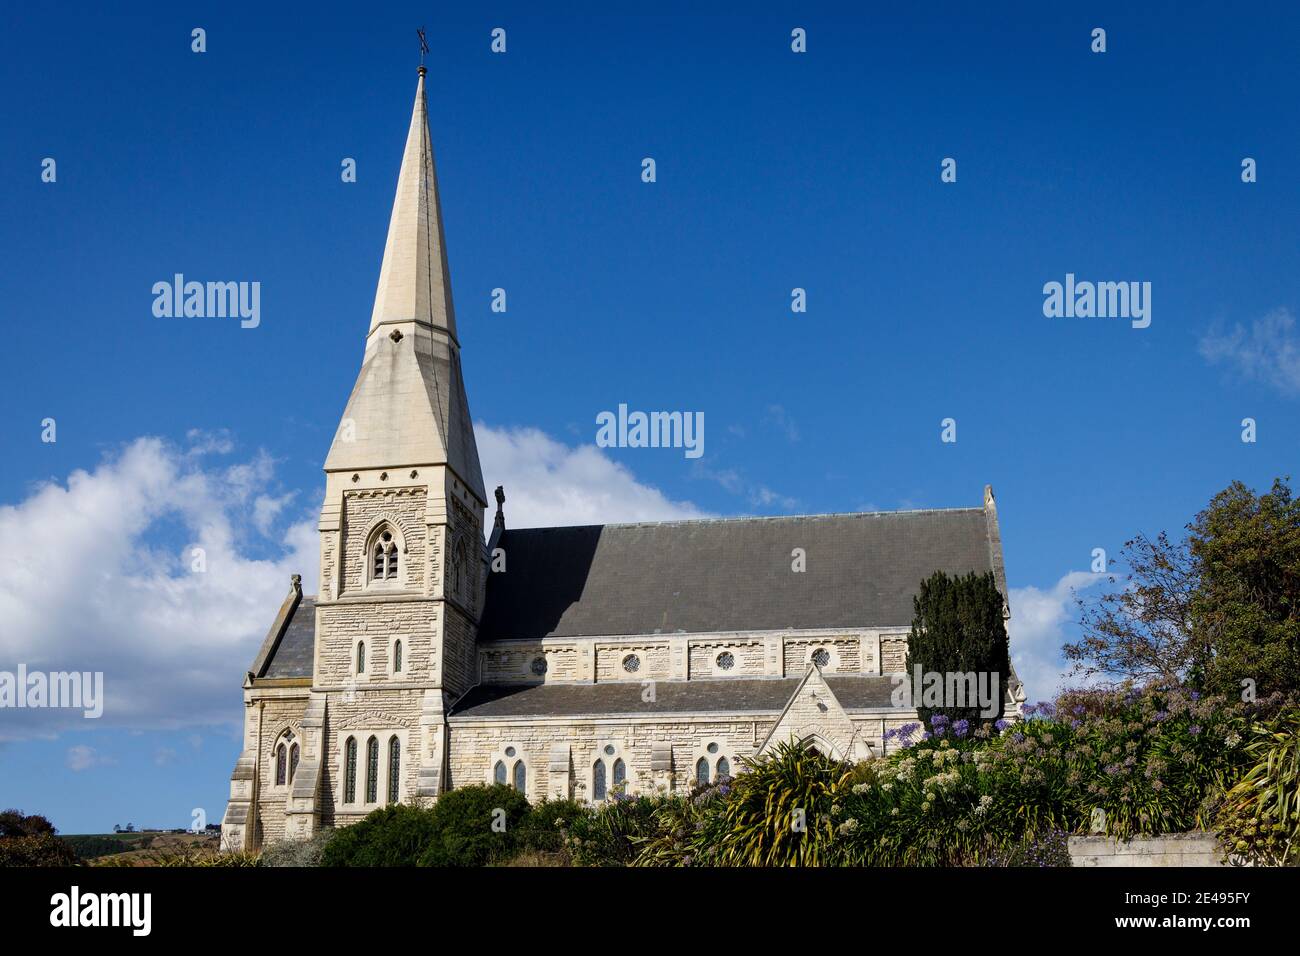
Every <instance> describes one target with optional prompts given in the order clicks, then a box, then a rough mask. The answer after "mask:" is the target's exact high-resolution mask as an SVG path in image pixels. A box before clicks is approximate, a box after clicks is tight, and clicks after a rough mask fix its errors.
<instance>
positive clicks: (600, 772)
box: [591, 760, 605, 800]
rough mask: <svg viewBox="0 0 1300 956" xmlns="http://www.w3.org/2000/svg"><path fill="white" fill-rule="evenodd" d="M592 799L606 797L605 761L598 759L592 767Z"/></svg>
mask: <svg viewBox="0 0 1300 956" xmlns="http://www.w3.org/2000/svg"><path fill="white" fill-rule="evenodd" d="M591 799H593V800H604V799H605V761H603V760H597V761H596V762H595V763H594V764H593V765H592V767H591Z"/></svg>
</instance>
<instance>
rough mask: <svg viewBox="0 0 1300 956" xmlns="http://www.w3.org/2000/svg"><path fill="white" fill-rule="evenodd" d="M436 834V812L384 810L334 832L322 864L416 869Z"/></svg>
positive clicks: (403, 807) (410, 808)
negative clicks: (409, 867)
mask: <svg viewBox="0 0 1300 956" xmlns="http://www.w3.org/2000/svg"><path fill="white" fill-rule="evenodd" d="M452 792H453V793H454V792H456V791H452ZM450 795H451V794H448V795H447V796H445V797H443V798H442V800H446V799H447V797H449V796H450ZM442 800H440V801H439V805H441V803H442ZM437 833H438V824H437V822H436V821H435V810H430V809H425V808H423V807H413V806H410V805H408V804H404V803H398V804H393V805H392V806H387V807H381V808H380V809H378V810H375V811H374V812H372V813H370V814H368V815H367V816H366V817H365V818H364V819H362V820H360V821H358V822H357V823H354V824H352V825H351V826H346V827H342V828H340V829H338V830H335V831H334V832H333V834H332V835H331V836H330V837H329V838H328V839H327V840H326V842H325V848H324V850H323V851H322V852H321V855H320V865H321V866H414V865H415V864H416V863H417V861H418V860H419V859H420V855H421V854H422V853H423V852H424V850H425V848H426V847H428V846H429V844H430V843H432V842H433V840H434V838H435V836H436V835H437Z"/></svg>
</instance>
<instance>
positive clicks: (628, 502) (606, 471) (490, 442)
mask: <svg viewBox="0 0 1300 956" xmlns="http://www.w3.org/2000/svg"><path fill="white" fill-rule="evenodd" d="M474 435H475V437H476V438H477V440H478V451H479V459H480V461H481V462H482V465H483V479H484V481H485V482H487V487H488V492H489V494H491V490H492V489H493V488H495V487H496V486H497V485H504V486H505V491H506V508H505V511H506V527H508V528H540V527H552V526H557V525H581V524H609V523H612V522H626V521H672V520H676V519H681V518H707V517H709V515H708V513H707V512H704V511H702V510H700V509H699V508H697V507H696V506H695V505H693V504H691V503H690V502H689V501H672V500H671V499H669V498H668V497H667V496H666V495H665V494H664V493H663V492H662V491H660V490H659V489H657V488H652V487H651V486H649V485H644V484H641V483H640V482H639V481H637V480H636V478H635V476H633V474H632V472H630V471H629V470H628V469H627V468H625V467H623V466H622V465H620V464H619V463H617V462H615V461H613V460H612V459H610V458H608V457H607V456H606V455H605V454H604V453H603V452H601V451H600V450H599V449H598V448H596V447H595V446H594V445H578V446H577V447H570V446H569V445H565V444H563V443H562V442H558V441H556V440H555V439H553V438H551V437H550V436H549V435H547V434H545V433H544V432H541V431H539V430H538V429H536V428H492V427H490V426H488V425H484V424H483V423H482V422H479V423H478V424H476V425H475V426H474ZM489 504H490V503H489ZM488 520H491V511H489V514H488Z"/></svg>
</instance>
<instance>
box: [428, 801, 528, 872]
mask: <svg viewBox="0 0 1300 956" xmlns="http://www.w3.org/2000/svg"><path fill="white" fill-rule="evenodd" d="M528 812H529V806H528V801H527V799H525V798H524V795H523V794H521V793H519V792H518V791H516V790H515V789H514V788H513V787H508V786H506V785H505V784H493V785H492V786H484V785H482V784H480V785H477V786H472V787H461V788H459V789H457V790H451V791H448V792H447V793H444V794H443V795H442V796H441V797H439V798H438V802H437V803H436V804H434V807H433V811H432V813H433V831H432V838H431V839H429V840H428V841H427V842H426V845H425V846H424V848H423V850H422V852H421V853H420V854H419V856H418V865H420V866H486V865H487V864H489V863H495V862H499V861H501V860H505V859H508V858H509V857H511V856H513V855H514V854H515V852H516V851H517V850H518V849H519V846H520V843H521V836H522V831H523V829H524V821H525V819H526V818H527V816H528Z"/></svg>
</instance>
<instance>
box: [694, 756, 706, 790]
mask: <svg viewBox="0 0 1300 956" xmlns="http://www.w3.org/2000/svg"><path fill="white" fill-rule="evenodd" d="M695 782H696V783H697V784H698V785H700V786H704V785H705V784H706V783H708V782H709V762H708V761H707V760H705V759H704V758H703V757H701V758H700V759H699V760H697V761H696V762H695Z"/></svg>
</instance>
